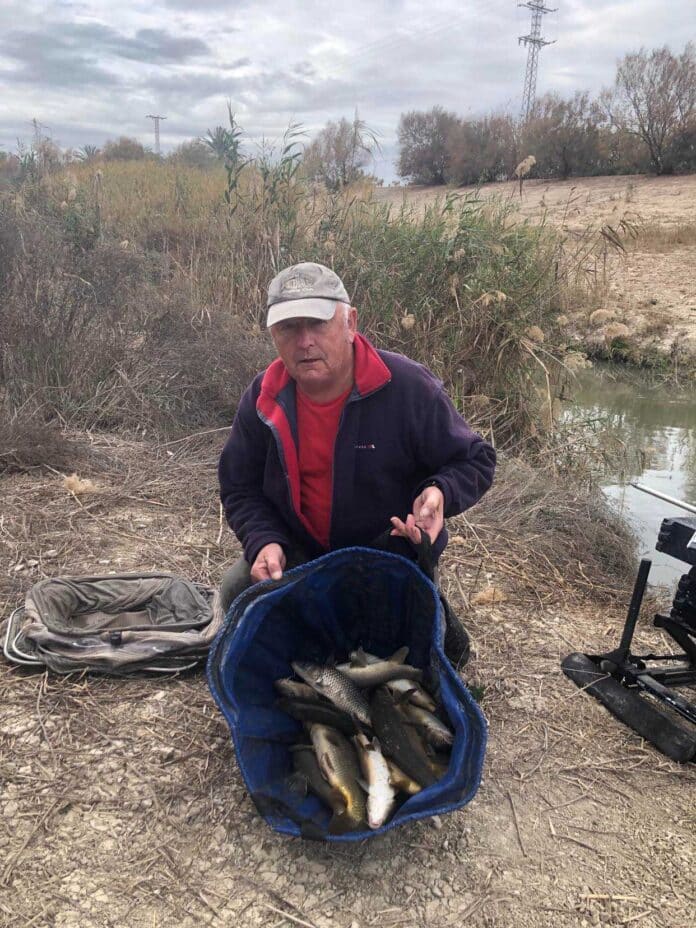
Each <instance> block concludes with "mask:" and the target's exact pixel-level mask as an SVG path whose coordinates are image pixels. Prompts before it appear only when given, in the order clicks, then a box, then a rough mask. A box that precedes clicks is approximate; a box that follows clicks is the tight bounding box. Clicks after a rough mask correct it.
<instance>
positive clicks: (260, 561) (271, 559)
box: [251, 541, 285, 583]
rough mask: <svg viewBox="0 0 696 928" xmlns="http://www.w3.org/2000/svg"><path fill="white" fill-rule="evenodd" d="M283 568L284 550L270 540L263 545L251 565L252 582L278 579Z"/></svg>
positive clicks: (281, 574)
mask: <svg viewBox="0 0 696 928" xmlns="http://www.w3.org/2000/svg"><path fill="white" fill-rule="evenodd" d="M284 570H285V552H284V551H283V549H282V548H281V547H280V545H279V544H276V542H274V541H272V542H271V543H270V544H269V545H264V546H263V548H261V550H260V551H259V553H258V554H257V555H256V560H255V561H254V563H253V564H252V565H251V579H252V580H253V581H254V583H259V582H260V581H261V580H280V578H281V577H282V576H283V571H284Z"/></svg>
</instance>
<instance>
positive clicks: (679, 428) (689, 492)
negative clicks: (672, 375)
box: [567, 367, 696, 586]
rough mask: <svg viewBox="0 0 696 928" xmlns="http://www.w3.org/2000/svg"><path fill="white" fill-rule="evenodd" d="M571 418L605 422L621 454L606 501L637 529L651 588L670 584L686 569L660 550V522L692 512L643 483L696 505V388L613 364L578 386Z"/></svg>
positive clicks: (605, 478)
mask: <svg viewBox="0 0 696 928" xmlns="http://www.w3.org/2000/svg"><path fill="white" fill-rule="evenodd" d="M572 396H573V401H572V403H571V404H570V405H569V407H568V412H567V417H568V418H569V419H571V420H573V419H575V418H578V419H583V420H586V419H588V418H591V419H593V420H596V421H597V422H599V423H601V428H602V430H603V432H604V437H605V438H606V439H608V440H609V441H610V442H611V444H612V447H613V448H614V450H615V451H616V449H617V448H619V449H621V453H619V454H615V455H614V457H615V464H614V467H613V468H609V469H605V470H604V471H603V472H602V473H601V474H599V475H598V476H599V478H600V481H601V482H602V484H603V488H604V491H605V493H606V494H607V496H608V497H609V498H610V499H611V500H613V501H614V502H615V504H616V505H617V506H618V508H619V510H620V511H621V513H622V514H623V515H624V516H625V517H626V518H627V519H628V521H629V522H630V523H631V524H632V525H633V527H634V529H635V530H636V532H637V534H638V536H639V538H640V542H641V543H640V548H641V552H640V554H641V556H647V557H650V558H651V559H652V561H653V568H652V571H651V574H650V579H651V582H652V583H663V584H667V585H669V586H672V585H673V584H674V583H675V582H676V581H677V580H678V578H679V577H680V576H681V574H682V573H683V572H684V571H685V570H686V569H687V568H686V567H685V566H684V565H682V564H680V562H678V561H676V560H674V558H670V557H666V556H665V555H662V554H660V553H659V552H657V551H655V541H656V539H657V532H658V529H659V527H660V523H661V522H662V520H663V519H664V518H667V517H670V516H684V515H689V513H686V512H684V510H682V509H678V508H677V507H675V506H672V505H670V504H669V503H665V502H662V501H661V500H658V499H655V498H654V497H652V496H648V495H647V494H645V493H642V492H641V491H640V490H636V489H634V488H633V487H631V486H628V482H629V481H631V480H639V481H640V482H641V483H644V484H646V485H647V486H649V487H652V488H653V489H655V490H660V491H661V492H663V493H667V494H668V495H669V496H674V497H676V498H677V499H680V500H684V501H685V502H688V503H691V504H692V505H696V388H694V387H691V388H681V389H679V388H676V387H674V386H669V385H668V386H664V385H657V384H655V383H650V382H649V381H648V380H647V379H646V378H645V377H641V376H637V375H635V374H631V373H628V372H624V371H621V370H619V371H617V370H616V368H614V367H611V368H609V367H606V368H602V367H599V368H593V369H592V370H588V371H583V372H581V375H580V376H579V378H578V381H577V383H576V384H575V386H574V387H573V389H572Z"/></svg>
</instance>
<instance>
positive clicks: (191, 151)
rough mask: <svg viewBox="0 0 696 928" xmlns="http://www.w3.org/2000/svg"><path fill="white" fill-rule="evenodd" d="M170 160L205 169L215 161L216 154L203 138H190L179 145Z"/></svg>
mask: <svg viewBox="0 0 696 928" xmlns="http://www.w3.org/2000/svg"><path fill="white" fill-rule="evenodd" d="M169 160H170V161H173V162H175V163H176V164H185V165H187V166H188V167H192V168H201V169H205V168H209V167H210V166H211V165H212V164H214V163H215V155H214V154H213V152H212V150H211V148H210V146H209V145H206V144H205V142H204V141H203V140H202V139H190V140H189V141H188V142H182V143H181V145H179V146H177V148H175V149H174V151H173V152H172V153H171V155H170V156H169Z"/></svg>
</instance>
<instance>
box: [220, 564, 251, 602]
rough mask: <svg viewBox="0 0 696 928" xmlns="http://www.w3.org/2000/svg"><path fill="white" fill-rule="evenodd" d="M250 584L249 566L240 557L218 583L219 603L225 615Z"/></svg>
mask: <svg viewBox="0 0 696 928" xmlns="http://www.w3.org/2000/svg"><path fill="white" fill-rule="evenodd" d="M251 584H252V579H251V572H250V569H249V565H248V564H247V562H246V561H245V560H244V558H243V557H240V558H239V560H238V561H235V562H234V564H233V565H232V566H231V567H230V568H229V570H226V571H225V573H224V574H223V575H222V580H221V581H220V601H221V602H222V608H223V610H224V612H225V613H227V610H228V609H229V608H230V606H231V605H232V603H233V602H234V601H235V599H236V598H237V597H238V596H239V594H240V593H243V592H244V590H246V589H247V587H250V586H251Z"/></svg>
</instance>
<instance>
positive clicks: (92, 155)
mask: <svg viewBox="0 0 696 928" xmlns="http://www.w3.org/2000/svg"><path fill="white" fill-rule="evenodd" d="M100 155H101V151H100V150H99V148H98V147H97V146H96V145H83V146H82V148H79V149H78V150H77V155H76V157H77V160H78V161H83V162H85V163H87V164H88V163H89V162H91V161H96V160H97V158H98V157H99V156H100Z"/></svg>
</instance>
